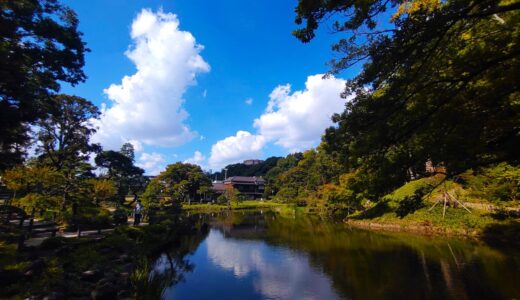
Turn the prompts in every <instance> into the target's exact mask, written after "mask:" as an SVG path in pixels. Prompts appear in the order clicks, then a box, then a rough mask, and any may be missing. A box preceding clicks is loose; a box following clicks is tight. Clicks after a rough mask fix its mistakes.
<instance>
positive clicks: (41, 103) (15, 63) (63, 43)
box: [0, 0, 87, 170]
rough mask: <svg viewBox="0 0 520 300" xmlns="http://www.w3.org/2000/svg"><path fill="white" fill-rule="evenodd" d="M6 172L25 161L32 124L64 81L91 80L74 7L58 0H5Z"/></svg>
mask: <svg viewBox="0 0 520 300" xmlns="http://www.w3.org/2000/svg"><path fill="white" fill-rule="evenodd" d="M0 7H1V13H0V27H1V28H2V30H0V40H1V41H2V42H1V43H0V57H1V58H2V59H0V170H4V169H6V168H8V167H9V166H13V165H15V164H17V163H20V162H21V161H22V158H23V154H24V152H25V146H27V144H28V142H29V136H28V132H29V126H28V124H31V123H33V122H34V121H35V120H37V119H38V118H40V117H43V116H45V115H46V114H47V113H48V112H49V108H52V106H53V104H54V103H53V101H52V97H50V96H51V95H53V94H54V93H56V92H58V91H59V89H60V83H61V82H66V83H70V84H73V85H74V84H77V83H79V82H82V81H84V80H85V78H86V76H85V74H84V73H83V71H82V67H83V65H84V53H85V51H87V49H86V48H85V44H84V43H83V41H82V40H81V33H80V32H79V31H78V29H77V27H78V19H77V17H76V14H75V13H74V11H72V10H71V9H69V8H68V7H66V6H63V5H61V4H60V3H59V2H58V1H56V0H17V1H1V2H0Z"/></svg>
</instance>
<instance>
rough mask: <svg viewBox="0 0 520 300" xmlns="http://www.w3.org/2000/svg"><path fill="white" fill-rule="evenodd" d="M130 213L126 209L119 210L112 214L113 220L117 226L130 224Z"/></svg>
mask: <svg viewBox="0 0 520 300" xmlns="http://www.w3.org/2000/svg"><path fill="white" fill-rule="evenodd" d="M128 215H129V211H128V210H127V209H124V208H118V209H116V210H115V211H114V213H113V214H112V220H113V221H114V224H116V225H122V224H126V223H128Z"/></svg>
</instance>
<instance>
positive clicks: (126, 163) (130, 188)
mask: <svg viewBox="0 0 520 300" xmlns="http://www.w3.org/2000/svg"><path fill="white" fill-rule="evenodd" d="M129 145H131V144H128V143H127V144H124V145H123V147H122V148H121V151H119V152H117V151H113V150H108V151H103V152H101V153H99V154H98V155H97V156H96V158H95V162H96V165H97V166H98V167H102V168H105V169H107V174H106V176H107V178H109V179H110V180H112V181H114V183H115V185H116V187H117V195H118V201H119V202H120V203H124V201H125V197H126V195H128V194H129V193H130V194H133V195H134V201H136V200H137V195H138V194H139V193H141V192H143V191H144V189H145V187H146V184H147V183H148V180H147V179H146V178H145V177H144V176H143V174H144V170H143V169H141V168H139V167H137V166H135V165H134V161H133V157H134V152H133V147H129Z"/></svg>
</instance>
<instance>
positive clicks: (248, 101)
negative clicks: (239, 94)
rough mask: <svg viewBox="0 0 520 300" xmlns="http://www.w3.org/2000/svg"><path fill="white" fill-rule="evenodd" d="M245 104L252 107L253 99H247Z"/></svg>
mask: <svg viewBox="0 0 520 300" xmlns="http://www.w3.org/2000/svg"><path fill="white" fill-rule="evenodd" d="M244 102H245V103H246V104H247V105H251V104H253V98H247V99H246V100H245V101H244Z"/></svg>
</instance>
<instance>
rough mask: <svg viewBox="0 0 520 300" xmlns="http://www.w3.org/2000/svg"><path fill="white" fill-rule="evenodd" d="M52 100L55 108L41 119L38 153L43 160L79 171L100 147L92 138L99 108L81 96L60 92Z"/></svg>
mask: <svg viewBox="0 0 520 300" xmlns="http://www.w3.org/2000/svg"><path fill="white" fill-rule="evenodd" d="M52 101H53V102H52V104H53V110H52V111H51V112H49V113H48V114H47V116H45V117H41V118H40V119H39V120H38V122H37V140H38V143H37V146H36V153H37V154H40V156H39V160H40V161H41V162H42V163H44V164H47V165H50V166H53V167H54V168H55V169H56V170H58V171H63V172H65V173H69V172H72V173H74V175H75V173H76V172H75V170H76V169H78V167H79V165H81V163H83V162H85V161H87V160H88V158H89V154H90V153H91V152H92V151H96V150H98V149H99V145H93V144H91V143H90V141H89V139H90V136H91V135H92V134H94V133H95V132H96V130H95V128H94V126H93V124H92V123H91V120H92V119H95V118H97V117H98V116H99V110H98V108H97V107H96V106H95V105H94V104H92V103H91V102H90V101H88V100H86V99H83V98H81V97H77V96H69V95H63V94H60V95H57V96H54V97H53V98H52Z"/></svg>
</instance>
